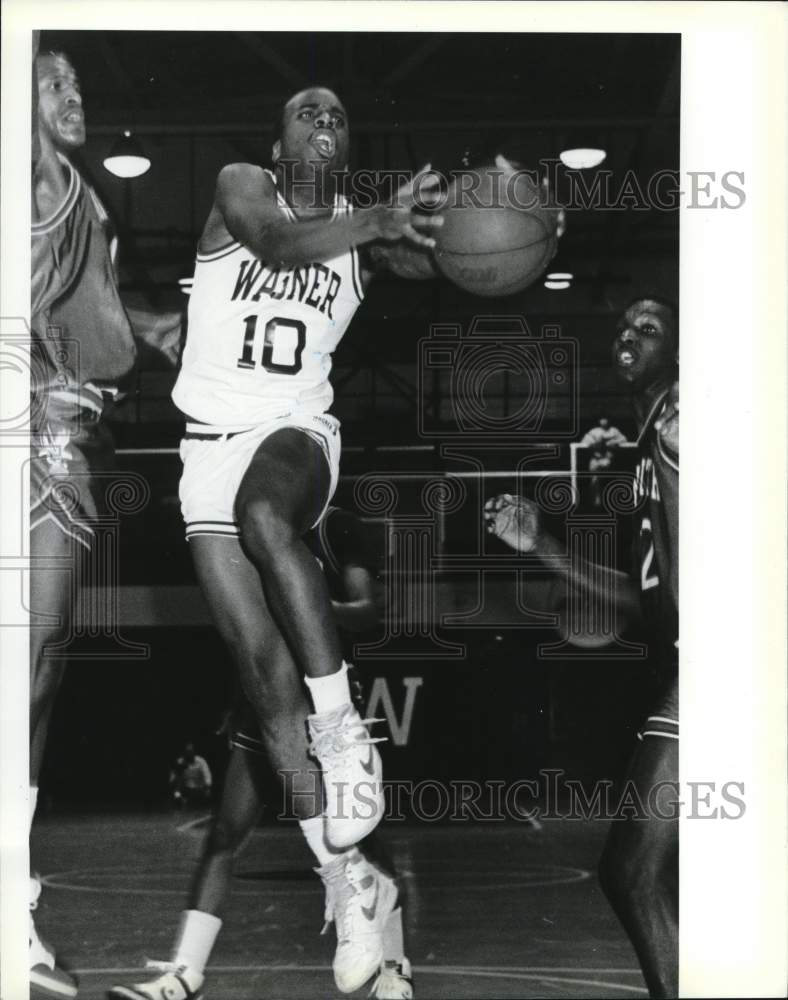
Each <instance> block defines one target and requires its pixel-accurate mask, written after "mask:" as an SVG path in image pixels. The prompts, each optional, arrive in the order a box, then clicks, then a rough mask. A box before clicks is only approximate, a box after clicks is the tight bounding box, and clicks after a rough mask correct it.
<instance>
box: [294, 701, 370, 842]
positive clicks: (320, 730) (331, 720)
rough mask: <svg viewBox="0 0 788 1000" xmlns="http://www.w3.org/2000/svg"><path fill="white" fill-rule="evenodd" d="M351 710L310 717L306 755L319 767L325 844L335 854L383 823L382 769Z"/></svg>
mask: <svg viewBox="0 0 788 1000" xmlns="http://www.w3.org/2000/svg"><path fill="white" fill-rule="evenodd" d="M382 721H383V720H382V719H362V718H361V716H360V715H359V713H358V711H357V709H356V708H354V706H353V705H351V704H347V705H343V706H342V707H341V708H337V709H334V711H331V712H321V713H320V714H316V715H310V716H309V734H310V736H311V739H312V745H311V746H310V753H312V754H313V755H314V756H315V757H316V758H317V760H318V761H319V762H320V766H321V768H322V771H323V790H324V795H325V810H324V815H325V838H326V841H327V843H328V844H329V845H330V846H331V847H333V848H334V850H339V851H341V850H344V849H345V848H348V847H352V846H353V844H357V843H358V842H359V841H360V840H363V838H364V837H366V836H367V835H368V834H370V833H372V831H373V830H374V829H375V827H376V826H377V825H378V823H379V822H380V821H381V819H382V818H383V813H384V811H385V799H384V797H383V765H382V763H381V760H380V754H379V753H378V751H377V747H376V746H375V744H376V743H381V742H383V739H384V737H379V738H376V737H372V736H370V735H369V730H368V729H367V726H368V725H370V724H371V723H373V722H382Z"/></svg>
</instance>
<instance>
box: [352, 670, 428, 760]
mask: <svg viewBox="0 0 788 1000" xmlns="http://www.w3.org/2000/svg"><path fill="white" fill-rule="evenodd" d="M402 683H403V684H404V685H405V691H406V693H405V706H404V708H403V709H402V720H401V721H399V720H398V719H397V713H396V711H395V710H394V703H393V701H392V700H391V691H389V684H388V681H387V680H386V678H385V677H376V678H375V681H374V683H373V685H372V691H371V692H370V695H369V701H368V702H367V711H366V717H367V718H370V719H371V718H375V717H376V715H377V712H378V706H381V707H382V708H383V715H384V716H385V718H386V721H387V722H388V724H389V729H390V730H391V740H392V742H393V743H394V745H395V746H398V747H404V746H407V744H408V740H409V739H410V726H411V722H412V721H413V708H414V706H415V704H416V692H417V691H418V689H419V688H420V687H421V686H422V684H423V683H424V678H423V677H403V678H402Z"/></svg>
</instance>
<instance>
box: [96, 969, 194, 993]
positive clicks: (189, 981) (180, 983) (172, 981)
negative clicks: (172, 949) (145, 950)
mask: <svg viewBox="0 0 788 1000" xmlns="http://www.w3.org/2000/svg"><path fill="white" fill-rule="evenodd" d="M145 968H146V969H156V970H158V971H159V972H160V973H161V975H159V976H157V977H156V978H155V979H151V980H150V981H149V982H147V983H135V984H134V985H133V986H113V987H112V989H111V990H110V991H109V992H108V993H107V998H108V1000H203V993H202V984H203V982H204V981H205V977H204V976H203V975H202V974H201V973H199V972H197V971H196V970H194V969H190V968H189V967H188V966H187V965H176V964H175V963H174V962H155V961H148V962H147V963H146V966H145Z"/></svg>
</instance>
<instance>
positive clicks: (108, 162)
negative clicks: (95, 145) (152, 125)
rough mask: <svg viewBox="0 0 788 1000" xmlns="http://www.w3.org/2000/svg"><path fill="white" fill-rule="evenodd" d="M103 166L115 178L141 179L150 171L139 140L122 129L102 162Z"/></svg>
mask: <svg viewBox="0 0 788 1000" xmlns="http://www.w3.org/2000/svg"><path fill="white" fill-rule="evenodd" d="M104 166H105V167H106V168H107V170H109V172H110V173H111V174H114V175H115V176H116V177H126V178H128V177H141V176H142V175H143V174H146V173H147V172H148V171H149V170H150V159H149V158H148V157H147V156H146V155H145V153H144V152H143V149H142V146H141V145H140V143H139V140H138V139H136V138H135V137H134V136H133V135H132V134H131V131H130V130H129V129H124V130H123V135H121V136H120V137H119V138H118V139H117V141H116V142H115V144H114V145H113V147H112V149H111V150H110V152H109V156H108V157H106V159H105V160H104Z"/></svg>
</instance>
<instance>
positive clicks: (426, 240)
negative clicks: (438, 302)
mask: <svg viewBox="0 0 788 1000" xmlns="http://www.w3.org/2000/svg"><path fill="white" fill-rule="evenodd" d="M419 176H420V175H417V177H416V178H414V180H413V182H411V184H409V185H405V187H403V188H401V189H400V190H399V191H398V192H397V195H396V196H395V198H394V201H393V203H392V204H386V205H375V206H373V207H371V208H364V209H359V210H358V211H356V212H353V213H352V214H350V215H346V216H342V217H341V218H338V219H330V220H328V219H326V218H324V217H323V218H315V219H314V220H313V219H309V218H304V217H302V218H299V220H298V221H297V222H293V221H291V220H289V219H287V218H285V216H284V215H283V213H282V212H281V211H280V210H279V208H278V207H277V202H276V187H275V185H274V182H273V181H272V180H271V178H270V176H269V175H268V174H267V173H266V172H265V171H264V170H263V169H262V168H261V167H256V166H253V165H251V164H248V163H233V164H230V165H229V166H227V167H224V169H223V170H222V171H221V173H220V174H219V179H218V182H217V187H216V201H215V208H216V211H217V212H218V213H219V215H220V216H221V220H222V222H223V223H224V226H225V227H226V229H227V231H228V232H229V233H230V235H231V236H232V237H233V238H234V239H236V240H238V241H239V242H240V243H243V244H244V246H247V247H249V249H250V250H252V252H253V253H254V254H256V255H257V256H258V257H259V258H260V259H261V260H265V261H266V263H268V264H274V265H278V266H280V267H297V266H299V265H302V264H307V263H311V262H314V261H323V260H330V259H331V258H332V257H336V256H338V255H339V254H342V253H345V252H346V251H347V250H348V249H349V248H350V247H353V246H360V245H362V244H364V243H370V242H372V241H374V240H387V241H392V242H395V241H397V240H401V239H403V238H405V239H407V240H409V241H411V242H412V243H413V244H414V245H416V246H420V247H425V248H431V247H433V246H434V244H435V240H434V239H433V237H432V236H431V235H429V233H430V232H431V231H432V230H434V229H436V228H437V227H438V226H440V225H441V224H442V222H443V220H442V219H440V218H439V217H433V216H428V215H423V214H419V213H418V212H416V211H415V199H414V197H413V189H414V186H415V185H416V184H417V183H418V181H417V178H418V177H419ZM436 183H437V180H436ZM421 184H422V187H424V183H423V182H421ZM212 214H213V213H212ZM208 225H209V227H210V225H211V220H210V219H209V224H208Z"/></svg>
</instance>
